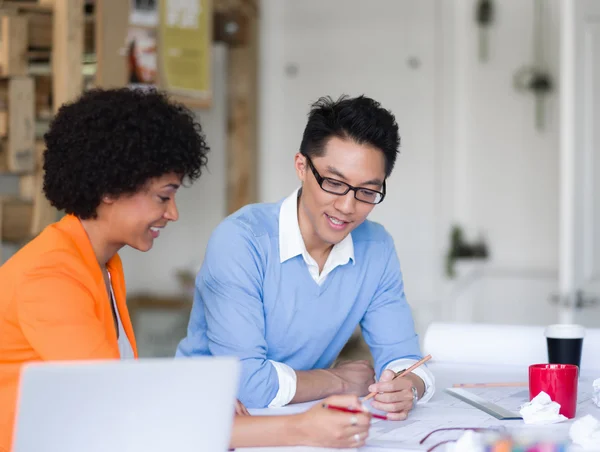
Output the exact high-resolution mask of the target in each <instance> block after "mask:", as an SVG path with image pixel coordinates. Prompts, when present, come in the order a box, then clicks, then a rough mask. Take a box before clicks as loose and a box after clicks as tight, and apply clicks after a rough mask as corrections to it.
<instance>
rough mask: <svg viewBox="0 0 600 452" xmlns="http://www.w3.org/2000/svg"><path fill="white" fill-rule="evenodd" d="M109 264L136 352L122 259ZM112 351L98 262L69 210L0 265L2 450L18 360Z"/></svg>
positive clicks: (111, 354)
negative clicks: (126, 297)
mask: <svg viewBox="0 0 600 452" xmlns="http://www.w3.org/2000/svg"><path fill="white" fill-rule="evenodd" d="M107 266H108V270H109V271H110V274H111V281H112V285H113V291H114V293H115V299H116V303H117V308H118V310H119V315H120V317H121V322H122V323H123V328H124V330H125V332H126V334H127V337H128V338H129V341H130V342H131V346H132V348H133V351H134V354H135V357H136V358H137V356H138V355H137V347H136V343H135V337H134V334H133V328H132V326H131V320H130V318H129V313H128V311H127V306H126V305H125V279H124V275H123V266H122V265H121V259H120V258H119V256H118V255H115V256H114V257H113V258H112V259H111V260H110V261H109V262H108V264H107ZM111 358H114V359H119V347H118V343H117V333H116V330H115V324H114V319H113V314H112V310H111V306H110V300H109V297H108V294H107V293H106V286H105V284H104V279H103V277H102V270H101V269H100V265H99V264H98V261H97V259H96V256H95V254H94V251H93V249H92V244H91V243H90V240H89V238H88V236H87V233H86V232H85V230H84V228H83V226H82V224H81V222H80V221H79V219H78V218H76V217H74V216H72V215H67V216H65V217H64V218H63V219H62V220H60V221H59V222H57V223H54V224H52V225H50V226H48V227H47V228H46V229H44V231H42V233H41V234H40V235H38V236H37V237H36V238H35V239H34V240H32V241H31V242H30V243H28V244H27V245H26V246H24V247H23V248H22V249H21V250H19V251H18V252H17V253H16V254H15V255H14V256H13V257H12V258H11V259H9V260H8V261H7V262H6V263H5V264H4V265H2V266H1V267H0V452H8V451H9V449H10V446H11V441H12V432H13V428H14V426H13V424H14V417H15V408H16V401H17V392H18V384H19V373H20V369H21V367H22V365H23V364H24V363H27V362H31V361H53V360H79V359H111Z"/></svg>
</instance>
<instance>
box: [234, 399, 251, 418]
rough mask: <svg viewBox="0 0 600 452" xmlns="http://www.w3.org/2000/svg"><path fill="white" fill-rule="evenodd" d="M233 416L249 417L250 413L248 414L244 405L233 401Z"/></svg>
mask: <svg viewBox="0 0 600 452" xmlns="http://www.w3.org/2000/svg"><path fill="white" fill-rule="evenodd" d="M235 414H237V415H238V416H250V413H249V412H248V410H247V409H246V407H245V406H244V404H243V403H242V402H240V401H239V400H236V401H235Z"/></svg>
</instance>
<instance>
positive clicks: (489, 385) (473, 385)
mask: <svg viewBox="0 0 600 452" xmlns="http://www.w3.org/2000/svg"><path fill="white" fill-rule="evenodd" d="M521 386H529V383H526V382H517V383H455V384H453V385H452V387H453V388H504V387H513V388H516V387H521Z"/></svg>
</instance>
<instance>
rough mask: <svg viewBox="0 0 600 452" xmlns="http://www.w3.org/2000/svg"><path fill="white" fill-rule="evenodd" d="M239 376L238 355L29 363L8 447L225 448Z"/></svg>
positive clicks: (45, 451)
mask: <svg viewBox="0 0 600 452" xmlns="http://www.w3.org/2000/svg"><path fill="white" fill-rule="evenodd" d="M238 379H239V363H238V361H237V359H235V358H213V357H203V358H189V359H176V360H174V359H148V360H143V359H142V360H125V361H102V362H98V361H95V362H60V363H36V364H31V365H28V366H26V367H25V368H24V370H23V373H22V377H21V390H20V396H19V402H18V407H17V420H16V427H15V439H14V449H13V450H14V452H82V451H86V452H107V451H128V452H138V451H139V452H142V451H143V452H165V451H170V450H173V451H178V452H198V451H202V450H206V451H208V450H210V451H226V450H227V449H228V445H229V438H230V432H231V424H232V421H233V417H234V412H235V399H236V393H237V389H238Z"/></svg>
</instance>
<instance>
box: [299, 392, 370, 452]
mask: <svg viewBox="0 0 600 452" xmlns="http://www.w3.org/2000/svg"><path fill="white" fill-rule="evenodd" d="M323 404H328V405H335V406H339V407H344V408H354V409H358V410H362V405H361V403H360V400H359V399H358V397H357V396H355V395H338V396H332V397H328V398H326V399H325V400H323ZM323 404H321V403H319V404H317V405H315V406H314V407H312V408H311V409H310V410H308V411H306V412H305V413H302V414H300V415H299V418H300V422H298V425H297V427H298V428H299V429H300V431H299V432H298V433H299V438H300V439H301V441H302V444H303V445H306V446H317V447H336V448H350V447H351V448H356V447H361V446H363V445H364V444H365V440H366V439H367V436H368V434H369V427H370V423H371V415H370V414H369V413H367V412H363V413H356V414H353V413H344V412H341V411H336V410H330V409H327V408H324V407H323Z"/></svg>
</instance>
